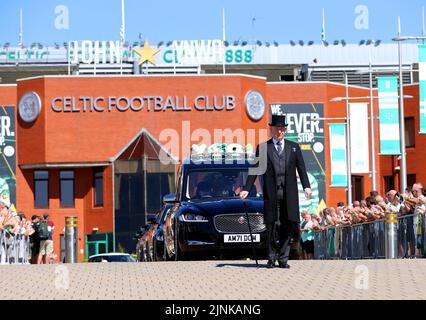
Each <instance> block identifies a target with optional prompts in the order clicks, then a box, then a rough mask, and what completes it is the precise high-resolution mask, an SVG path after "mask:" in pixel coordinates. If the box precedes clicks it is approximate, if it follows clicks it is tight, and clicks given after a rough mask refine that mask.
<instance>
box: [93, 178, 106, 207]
mask: <svg viewBox="0 0 426 320" xmlns="http://www.w3.org/2000/svg"><path fill="white" fill-rule="evenodd" d="M93 189H94V193H95V194H94V205H95V207H103V205H104V173H103V171H99V170H96V171H94V172H93Z"/></svg>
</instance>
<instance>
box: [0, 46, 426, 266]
mask: <svg viewBox="0 0 426 320" xmlns="http://www.w3.org/2000/svg"><path fill="white" fill-rule="evenodd" d="M116 47H117V44H116V43H114V42H104V43H103V42H101V43H96V42H84V41H83V42H80V43H77V42H74V43H67V44H66V47H60V46H56V47H47V48H43V47H42V48H39V47H38V46H35V47H34V48H33V49H32V51H33V53H31V52H30V50H31V48H26V49H24V48H11V47H7V48H4V50H5V51H0V77H1V78H2V84H1V85H0V106H3V107H5V108H2V109H3V112H4V113H5V114H3V115H2V118H4V117H9V122H10V125H9V126H7V124H9V122H7V121H6V120H5V122H3V121H2V122H1V123H2V135H3V136H4V137H5V140H4V143H3V146H2V155H3V159H2V160H3V164H2V167H1V168H0V169H1V170H2V174H3V175H4V176H6V177H7V179H8V181H9V183H10V185H11V187H10V189H13V190H12V191H11V199H12V202H14V203H16V205H17V208H18V209H19V210H20V211H24V212H26V213H27V215H32V214H43V213H44V212H49V213H50V214H51V217H52V219H53V220H54V221H55V223H56V226H57V228H56V229H57V232H56V235H55V239H54V240H55V252H58V253H59V252H61V253H62V251H63V250H64V247H63V228H64V225H65V221H64V220H65V216H73V215H75V216H77V217H78V223H79V229H78V232H79V243H78V249H79V261H82V260H83V259H84V258H85V257H87V256H88V255H90V254H92V253H95V252H103V251H113V250H114V247H115V249H118V247H119V246H122V247H124V248H125V249H126V250H129V251H133V249H134V242H133V240H132V237H133V235H134V233H135V232H136V231H137V230H138V229H139V227H140V226H141V225H143V224H145V223H146V219H147V216H148V215H149V214H153V213H156V212H157V211H158V210H159V209H160V207H161V204H162V196H163V195H165V194H168V193H173V192H174V190H175V185H174V183H175V181H174V178H175V175H176V166H175V164H174V162H179V161H180V160H182V159H183V158H184V157H186V156H187V155H188V154H189V151H190V148H191V145H192V144H195V143H200V142H205V143H215V142H228V143H229V142H237V143H241V144H248V143H250V144H253V145H256V144H257V143H258V142H259V141H263V140H265V139H266V138H267V135H268V131H267V128H268V126H267V123H268V121H269V117H270V115H271V114H272V113H276V114H286V115H287V119H288V122H289V126H288V132H287V137H288V138H290V139H292V140H294V141H296V142H298V143H300V144H301V146H302V149H303V153H304V158H305V161H306V163H307V166H308V172H309V176H310V179H311V182H312V184H313V186H314V188H315V190H314V192H315V197H314V198H313V199H312V201H311V202H308V203H306V202H304V203H303V206H305V207H312V208H313V209H314V210H315V209H317V208H318V207H322V206H324V205H330V206H334V205H335V204H336V203H337V202H338V201H345V199H346V197H347V195H346V188H345V187H342V186H336V185H335V184H333V181H332V178H333V177H332V171H333V169H334V168H333V166H332V159H331V157H332V152H331V146H330V141H331V137H330V130H329V127H330V124H332V123H342V122H344V121H345V120H344V118H345V117H346V102H345V101H344V100H343V101H338V102H333V101H331V100H332V99H333V98H336V97H346V96H348V97H364V98H360V99H359V100H357V101H356V102H358V103H363V104H364V105H366V104H369V103H370V99H369V98H368V96H369V95H370V90H369V86H370V82H369V73H368V67H369V64H370V57H371V63H372V67H373V69H374V70H373V71H374V72H373V82H372V86H373V88H374V89H373V96H377V95H378V92H377V89H376V86H377V84H376V82H377V77H379V76H383V75H386V76H388V75H391V74H393V73H394V74H397V62H398V54H397V48H396V45H393V44H382V43H377V42H374V43H370V44H368V45H367V44H346V43H341V42H339V43H336V44H334V43H333V44H330V45H328V46H325V45H324V44H322V45H315V44H309V43H308V44H303V45H301V44H295V43H293V44H290V45H279V44H276V43H272V44H266V43H260V44H259V43H258V44H256V45H247V44H245V45H244V44H242V43H234V45H230V44H228V46H225V47H224V48H223V47H221V43H219V42H215V41H210V42H209V41H197V42H190V41H173V42H170V43H167V44H165V45H164V44H162V45H160V44H159V45H158V46H157V47H150V45H149V44H148V43H144V44H143V45H142V46H135V48H132V47H126V50H125V51H124V53H123V54H120V53H121V52H120V50H118V51H117V48H116ZM133 49H136V50H133ZM40 50H41V51H40ZM42 50H44V51H42ZM4 52H6V53H4ZM117 52H118V54H117ZM189 53H191V54H189ZM149 61H151V62H149ZM418 61H419V59H418V48H417V45H406V46H404V53H403V62H404V63H403V70H404V73H403V74H404V94H407V95H411V96H412V99H407V100H406V101H405V139H406V146H407V149H406V152H407V174H408V185H410V184H412V183H413V182H415V181H426V173H424V171H423V170H422V165H421V163H422V162H421V159H423V153H424V152H425V151H423V150H426V149H425V148H424V146H425V138H424V136H423V135H421V134H418V132H419V131H420V128H419V85H418V72H417V69H418ZM140 62H141V64H140V65H139V63H140ZM154 63H155V64H154ZM345 74H346V75H347V76H348V85H346V84H345ZM18 106H19V112H18ZM6 107H7V108H6ZM368 110H369V108H368ZM378 115H379V108H378V102H377V99H374V117H373V119H374V133H375V149H376V150H375V162H376V173H375V176H376V179H377V187H376V189H377V190H378V191H379V192H380V193H384V192H385V190H389V189H393V188H396V189H398V186H399V185H400V160H399V157H398V155H383V154H380V150H379V145H380V133H379V122H378V120H377V117H378ZM13 119H14V121H13ZM365 120H366V121H368V120H367V118H366V119H365ZM354 125H356V123H354ZM6 128H7V129H8V130H6ZM365 128H366V130H365V132H364V133H366V132H367V131H368V135H366V137H367V139H366V140H365V143H364V144H362V145H361V146H359V149H357V150H354V152H353V154H354V155H355V156H356V155H357V153H360V154H362V155H363V157H362V160H364V161H365V160H367V162H368V163H367V169H366V170H365V171H364V172H359V173H352V176H351V181H352V197H353V199H354V200H359V199H362V198H365V197H366V196H367V194H368V193H369V191H370V190H371V188H372V172H371V171H372V169H371V145H370V134H371V127H370V126H369V121H368V123H367V124H366V127H365ZM265 129H266V130H265ZM241 132H242V134H241ZM15 133H16V135H15ZM15 136H16V141H15ZM206 137H209V138H210V140H209V141H206V140H205V138H206ZM241 137H242V140H241ZM203 139H204V140H203ZM227 139H228V140H227ZM229 139H232V141H230V140H229ZM218 140H221V141H218ZM15 142H16V145H15ZM7 146H9V147H11V148H14V149H16V153H15V152H13V153H12V152H11V151H10V150H11V149H10V148H8V149H7V152H6V151H4V150H5V149H6V147H7ZM357 148H358V147H357ZM358 150H359V152H358ZM166 160H169V161H168V163H169V164H166V162H167V161H166ZM15 163H16V169H15V168H14V166H15ZM15 181H16V195H15V193H14V192H15V191H14V190H15V189H14V184H15Z"/></svg>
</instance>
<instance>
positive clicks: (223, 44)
mask: <svg viewBox="0 0 426 320" xmlns="http://www.w3.org/2000/svg"><path fill="white" fill-rule="evenodd" d="M222 39H223V41H222V48H223V51H225V41H226V32H225V8H222ZM222 59H223V60H222V61H223V74H225V73H226V70H225V62H226V61H225V52H223V55H222Z"/></svg>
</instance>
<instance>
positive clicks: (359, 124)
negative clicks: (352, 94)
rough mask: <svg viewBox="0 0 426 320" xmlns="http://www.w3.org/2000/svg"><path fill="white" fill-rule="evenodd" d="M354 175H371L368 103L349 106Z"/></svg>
mask: <svg viewBox="0 0 426 320" xmlns="http://www.w3.org/2000/svg"><path fill="white" fill-rule="evenodd" d="M349 117H350V119H351V124H350V137H351V149H350V150H351V171H352V173H369V172H370V165H369V150H368V108H367V103H350V104H349Z"/></svg>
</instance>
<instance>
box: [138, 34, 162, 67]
mask: <svg viewBox="0 0 426 320" xmlns="http://www.w3.org/2000/svg"><path fill="white" fill-rule="evenodd" d="M133 51H134V52H136V53H137V54H138V55H139V57H140V58H139V62H138V64H139V65H141V64H142V63H144V62H146V61H149V62H151V63H152V64H153V65H155V60H154V56H155V55H156V54H157V53H158V52H160V50H159V49H153V48H151V47H150V46H149V43H148V41H146V40H145V43H144V44H143V48H142V49H133Z"/></svg>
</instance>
